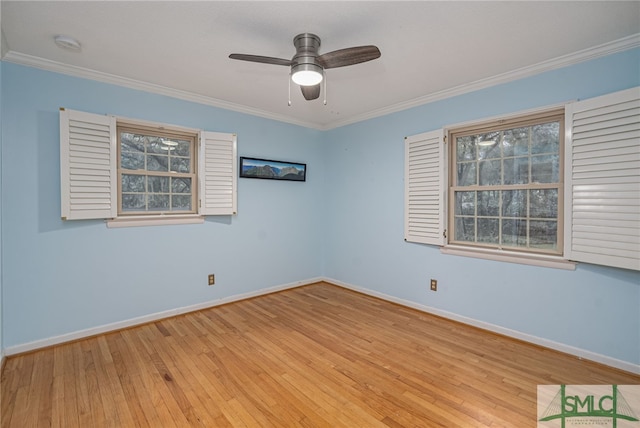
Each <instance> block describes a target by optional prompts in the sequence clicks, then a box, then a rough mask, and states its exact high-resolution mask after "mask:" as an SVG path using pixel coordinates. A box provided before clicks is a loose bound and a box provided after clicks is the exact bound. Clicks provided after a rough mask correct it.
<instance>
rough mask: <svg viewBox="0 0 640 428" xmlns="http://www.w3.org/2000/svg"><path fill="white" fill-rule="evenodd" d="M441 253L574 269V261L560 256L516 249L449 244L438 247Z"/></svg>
mask: <svg viewBox="0 0 640 428" xmlns="http://www.w3.org/2000/svg"><path fill="white" fill-rule="evenodd" d="M440 252H441V253H442V254H447V255H452V256H463V257H473V258H477V259H484V260H494V261H499V262H508V263H519V264H523V265H531V266H542V267H548V268H554V269H565V270H575V269H576V264H577V263H576V262H572V261H569V260H566V259H565V258H564V257H561V256H549V255H542V254H534V253H526V254H525V253H520V252H517V251H507V250H499V249H494V248H471V247H464V246H460V245H453V244H449V245H446V246H444V247H442V248H440Z"/></svg>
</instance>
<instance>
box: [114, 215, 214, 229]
mask: <svg viewBox="0 0 640 428" xmlns="http://www.w3.org/2000/svg"><path fill="white" fill-rule="evenodd" d="M105 221H106V223H107V227H108V228H110V229H113V228H119V227H136V226H164V225H172V224H202V223H204V216H202V215H199V214H185V215H180V214H173V215H161V214H160V215H153V216H135V217H133V216H131V217H118V218H113V219H107V220H105Z"/></svg>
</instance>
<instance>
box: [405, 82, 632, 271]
mask: <svg viewBox="0 0 640 428" xmlns="http://www.w3.org/2000/svg"><path fill="white" fill-rule="evenodd" d="M639 89H640V88H638V87H635V88H629V89H626V90H623V91H620V92H614V93H611V94H605V95H602V96H599V97H595V98H591V99H586V100H581V101H576V102H572V103H568V104H566V105H564V106H562V107H561V108H554V107H550V108H548V109H544V110H536V111H535V112H528V113H522V114H515V115H512V116H510V117H505V118H500V119H487V120H486V121H479V122H474V123H471V124H461V125H452V126H450V127H447V128H446V129H445V128H441V129H434V130H432V131H428V132H423V133H421V134H416V135H411V136H408V137H405V140H404V150H405V174H404V183H405V189H404V190H405V216H404V239H405V241H407V242H415V243H421V244H428V245H437V246H439V247H440V248H441V250H440V251H441V252H442V253H444V254H451V255H461V256H469V257H478V258H484V259H490V260H501V261H507V262H514V263H524V264H531V265H537V266H546V267H554V268H559V269H574V268H575V262H586V263H594V264H600V265H606V266H614V267H620V268H624V269H633V270H640V215H639V214H640V193H638V188H640V187H639V186H640V174H638V171H639V170H640V169H639V168H640V137H639V136H640V90H639Z"/></svg>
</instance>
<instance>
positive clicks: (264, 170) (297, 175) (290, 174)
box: [240, 157, 307, 181]
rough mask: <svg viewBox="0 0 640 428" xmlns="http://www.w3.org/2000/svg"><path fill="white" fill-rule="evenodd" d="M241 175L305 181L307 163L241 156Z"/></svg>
mask: <svg viewBox="0 0 640 428" xmlns="http://www.w3.org/2000/svg"><path fill="white" fill-rule="evenodd" d="M240 177H244V178H266V179H270V180H289V181H305V180H306V178H307V165H306V164H304V163H293V162H282V161H274V160H268V159H255V158H245V157H241V158H240Z"/></svg>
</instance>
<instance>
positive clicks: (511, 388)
mask: <svg viewBox="0 0 640 428" xmlns="http://www.w3.org/2000/svg"><path fill="white" fill-rule="evenodd" d="M1 383H2V384H1V390H0V393H1V394H2V395H1V397H0V404H1V408H0V411H1V413H0V418H1V423H0V426H1V427H2V428H9V427H21V428H23V427H48V426H54V427H65V428H71V427H83V428H84V427H154V428H155V427H216V428H218V427H349V428H353V427H439V426H443V427H518V428H520V427H535V426H536V391H537V389H536V387H537V385H538V384H587V385H590V384H639V383H640V377H639V376H635V375H632V374H629V373H625V372H622V371H618V370H615V369H611V368H607V367H605V366H601V365H598V364H595V363H590V362H587V361H581V360H579V359H577V358H574V357H571V356H568V355H564V354H561V353H558V352H555V351H551V350H547V349H543V348H540V347H536V346H533V345H529V344H526V343H522V342H519V341H516V340H512V339H509V338H505V337H502V336H499V335H495V334H492V333H488V332H485V331H482V330H478V329H475V328H472V327H468V326H465V325H462V324H459V323H455V322H452V321H448V320H444V319H441V318H438V317H434V316H431V315H428V314H424V313H421V312H418V311H415V310H412V309H409V308H404V307H401V306H397V305H395V304H392V303H389V302H385V301H381V300H378V299H375V298H372V297H369V296H365V295H361V294H358V293H355V292H352V291H349V290H345V289H342V288H339V287H336V286H333V285H329V284H324V283H318V284H313V285H309V286H305V287H301V288H296V289H292V290H287V291H284V292H280V293H276V294H271V295H267V296H262V297H258V298H254V299H251V300H245V301H242V302H237V303H232V304H228V305H225V306H220V307H216V308H211V309H207V310H203V311H200V312H195V313H191V314H186V315H182V316H179V317H176V318H171V319H167V320H162V321H158V322H154V323H150V324H147V325H143V326H140V327H135V328H131V329H127V330H123V331H119V332H115V333H109V334H104V335H100V336H97V337H94V338H89V339H85V340H81V341H77V342H74V343H69V344H64V345H58V346H55V347H52V348H48V349H44V350H40V351H36V352H33V353H29V354H25V355H20V356H16V357H11V358H9V359H8V360H7V362H6V366H5V368H4V371H3V373H2V382H1Z"/></svg>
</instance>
